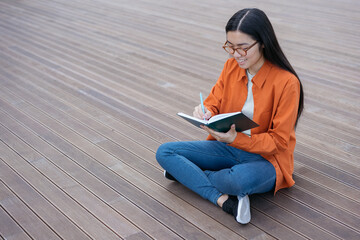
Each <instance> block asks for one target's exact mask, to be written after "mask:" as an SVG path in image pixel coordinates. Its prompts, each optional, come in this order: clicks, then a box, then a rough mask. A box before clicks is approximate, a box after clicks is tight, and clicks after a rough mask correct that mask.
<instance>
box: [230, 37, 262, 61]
mask: <svg viewBox="0 0 360 240" xmlns="http://www.w3.org/2000/svg"><path fill="white" fill-rule="evenodd" d="M227 43H228V41H227V40H226V42H225V43H224V45H223V49H224V50H225V52H227V53H230V54H234V53H235V51H236V52H237V53H238V54H240V55H241V56H244V57H245V56H246V55H247V52H248V51H249V50H250V48H252V47H253V46H255V45H256V44H257V43H258V41H255V42H254V43H253V44H251V45H250V46H249V47H246V48H232V47H230V46H229V45H226V44H227ZM226 48H230V49H232V52H228V51H227V50H226ZM238 49H240V50H241V51H243V52H244V53H245V54H241V53H240V52H239V51H238Z"/></svg>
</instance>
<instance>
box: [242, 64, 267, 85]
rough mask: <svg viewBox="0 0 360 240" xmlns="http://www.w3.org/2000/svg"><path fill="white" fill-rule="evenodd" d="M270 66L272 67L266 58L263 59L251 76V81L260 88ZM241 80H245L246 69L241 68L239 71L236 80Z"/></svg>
mask: <svg viewBox="0 0 360 240" xmlns="http://www.w3.org/2000/svg"><path fill="white" fill-rule="evenodd" d="M271 68H272V64H271V63H270V62H269V61H268V60H265V62H264V64H263V65H262V66H261V68H260V70H259V71H258V72H257V73H256V74H255V76H254V77H253V79H252V82H253V83H254V84H255V85H256V86H257V87H259V88H261V87H262V86H263V85H264V82H265V80H266V77H267V76H268V74H269V72H270V70H271ZM241 80H245V81H246V80H247V78H246V69H241V71H240V77H239V78H238V81H241Z"/></svg>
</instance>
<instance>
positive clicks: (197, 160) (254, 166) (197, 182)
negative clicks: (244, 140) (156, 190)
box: [156, 141, 276, 205]
mask: <svg viewBox="0 0 360 240" xmlns="http://www.w3.org/2000/svg"><path fill="white" fill-rule="evenodd" d="M156 159H157V161H158V162H159V164H160V165H161V166H162V167H163V168H164V169H165V170H166V171H167V172H168V173H169V174H171V175H172V176H173V177H174V178H176V180H178V181H179V182H180V183H181V184H183V185H184V186H186V187H187V188H189V189H191V190H192V191H194V192H196V193H197V194H199V195H200V196H201V197H203V198H205V199H208V200H209V201H211V202H212V203H214V204H215V205H217V199H218V198H219V197H220V196H221V195H223V194H229V195H236V196H240V197H243V196H245V195H250V194H254V193H264V192H268V191H271V190H272V189H273V188H274V186H275V180H276V172H275V168H274V166H273V165H272V164H271V163H270V162H269V161H267V160H266V159H264V158H263V157H262V156H260V155H259V154H254V153H249V152H245V151H243V150H240V149H237V148H234V147H231V146H228V145H227V144H226V143H222V142H218V141H192V142H169V143H164V144H162V145H161V146H160V147H159V149H158V150H157V152H156Z"/></svg>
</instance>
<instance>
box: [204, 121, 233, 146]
mask: <svg viewBox="0 0 360 240" xmlns="http://www.w3.org/2000/svg"><path fill="white" fill-rule="evenodd" d="M201 128H202V129H204V130H205V131H207V132H208V133H209V134H210V135H211V136H213V137H214V138H215V139H216V140H218V141H219V142H224V143H232V142H233V141H234V140H235V138H236V136H237V132H236V129H235V124H233V125H231V128H230V130H229V131H228V132H226V133H223V132H217V131H214V130H212V129H211V128H208V127H206V126H201Z"/></svg>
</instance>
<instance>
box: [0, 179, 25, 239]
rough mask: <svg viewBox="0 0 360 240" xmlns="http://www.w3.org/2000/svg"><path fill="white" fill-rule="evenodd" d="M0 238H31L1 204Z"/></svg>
mask: <svg viewBox="0 0 360 240" xmlns="http://www.w3.org/2000/svg"><path fill="white" fill-rule="evenodd" d="M0 184H2V183H0ZM1 194H3V192H2V191H1ZM0 239H19V240H22V239H31V238H30V237H29V235H28V234H27V233H26V232H25V231H24V230H23V229H22V228H21V227H20V226H19V225H18V224H17V223H16V222H15V221H14V219H13V218H12V217H11V216H10V215H8V213H7V212H5V210H4V209H3V207H2V206H0Z"/></svg>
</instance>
